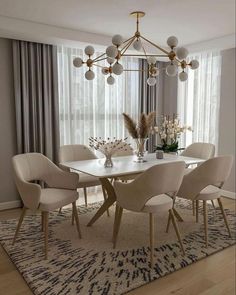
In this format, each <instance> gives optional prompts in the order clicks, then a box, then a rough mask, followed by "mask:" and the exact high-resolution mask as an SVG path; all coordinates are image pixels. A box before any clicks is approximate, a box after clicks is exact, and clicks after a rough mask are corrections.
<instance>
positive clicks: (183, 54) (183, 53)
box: [176, 47, 188, 60]
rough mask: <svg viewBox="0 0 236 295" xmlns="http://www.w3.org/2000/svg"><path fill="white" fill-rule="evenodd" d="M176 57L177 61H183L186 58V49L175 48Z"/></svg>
mask: <svg viewBox="0 0 236 295" xmlns="http://www.w3.org/2000/svg"><path fill="white" fill-rule="evenodd" d="M176 55H177V57H178V59H180V60H183V59H185V58H186V57H187V56H188V49H186V48H184V47H179V48H177V51H176Z"/></svg>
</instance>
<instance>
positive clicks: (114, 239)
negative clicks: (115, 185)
mask: <svg viewBox="0 0 236 295" xmlns="http://www.w3.org/2000/svg"><path fill="white" fill-rule="evenodd" d="M117 207H118V209H117V218H116V221H115V228H114V237H113V249H115V248H116V243H117V237H118V233H119V230H120V223H121V218H122V213H123V208H121V207H119V206H117Z"/></svg>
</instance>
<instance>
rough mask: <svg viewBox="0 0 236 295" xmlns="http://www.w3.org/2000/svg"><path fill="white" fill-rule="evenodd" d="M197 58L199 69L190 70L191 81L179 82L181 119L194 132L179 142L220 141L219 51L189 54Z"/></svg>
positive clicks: (185, 143) (182, 144)
mask: <svg viewBox="0 0 236 295" xmlns="http://www.w3.org/2000/svg"><path fill="white" fill-rule="evenodd" d="M192 59H197V60H198V61H199V63H200V66H199V69H198V70H195V71H192V70H189V71H188V74H189V77H188V81H186V82H181V81H179V82H178V83H179V84H178V114H179V117H180V120H181V122H182V123H185V124H186V125H190V126H192V128H193V132H187V133H186V134H185V136H183V137H182V141H181V144H180V146H182V147H185V146H188V145H189V144H191V143H192V142H210V143H213V144H215V146H216V147H217V144H218V132H219V128H218V121H219V104H220V75H221V55H220V52H206V53H199V54H195V55H192V56H190V57H189V60H192Z"/></svg>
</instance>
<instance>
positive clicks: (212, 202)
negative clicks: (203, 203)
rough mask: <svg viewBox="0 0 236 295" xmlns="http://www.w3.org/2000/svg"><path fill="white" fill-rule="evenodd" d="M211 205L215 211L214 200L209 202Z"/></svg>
mask: <svg viewBox="0 0 236 295" xmlns="http://www.w3.org/2000/svg"><path fill="white" fill-rule="evenodd" d="M211 204H212V206H213V208H214V209H216V206H215V203H214V200H211Z"/></svg>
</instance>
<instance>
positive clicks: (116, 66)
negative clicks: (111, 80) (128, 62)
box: [112, 63, 123, 75]
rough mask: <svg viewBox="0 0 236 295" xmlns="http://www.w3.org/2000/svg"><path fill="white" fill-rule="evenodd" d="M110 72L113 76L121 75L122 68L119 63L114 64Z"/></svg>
mask: <svg viewBox="0 0 236 295" xmlns="http://www.w3.org/2000/svg"><path fill="white" fill-rule="evenodd" d="M112 72H113V73H114V74H115V75H121V74H122V73H123V66H122V65H121V64H119V63H115V64H114V66H113V67H112Z"/></svg>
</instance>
